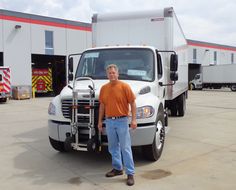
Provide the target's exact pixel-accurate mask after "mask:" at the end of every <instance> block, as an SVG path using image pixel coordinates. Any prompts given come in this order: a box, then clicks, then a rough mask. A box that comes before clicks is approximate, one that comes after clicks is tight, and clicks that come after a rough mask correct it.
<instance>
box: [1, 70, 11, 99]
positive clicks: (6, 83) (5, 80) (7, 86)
mask: <svg viewBox="0 0 236 190" xmlns="http://www.w3.org/2000/svg"><path fill="white" fill-rule="evenodd" d="M10 97H11V70H10V67H2V66H1V67H0V102H6V101H7V99H9V98H10Z"/></svg>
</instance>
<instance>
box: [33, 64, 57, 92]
mask: <svg viewBox="0 0 236 190" xmlns="http://www.w3.org/2000/svg"><path fill="white" fill-rule="evenodd" d="M32 89H33V90H34V92H35V93H38V94H40V93H41V94H42V93H43V94H45V93H51V92H53V89H52V69H51V68H33V69H32Z"/></svg>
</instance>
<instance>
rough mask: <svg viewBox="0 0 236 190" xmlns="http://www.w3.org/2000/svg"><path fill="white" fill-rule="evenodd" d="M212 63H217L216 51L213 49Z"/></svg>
mask: <svg viewBox="0 0 236 190" xmlns="http://www.w3.org/2000/svg"><path fill="white" fill-rule="evenodd" d="M214 64H217V52H216V51H214Z"/></svg>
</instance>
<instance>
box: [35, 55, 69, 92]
mask: <svg viewBox="0 0 236 190" xmlns="http://www.w3.org/2000/svg"><path fill="white" fill-rule="evenodd" d="M31 60H32V87H33V88H34V90H35V92H36V96H42V95H43V96H45V95H58V94H59V93H60V91H61V90H62V88H63V87H64V86H65V85H66V56H58V55H41V54H32V55H31ZM37 77H38V78H37Z"/></svg>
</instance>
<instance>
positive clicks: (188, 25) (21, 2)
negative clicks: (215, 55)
mask: <svg viewBox="0 0 236 190" xmlns="http://www.w3.org/2000/svg"><path fill="white" fill-rule="evenodd" d="M163 7H174V10H175V12H176V14H177V17H178V19H179V22H180V24H181V26H182V28H183V31H184V33H185V35H186V37H187V38H191V39H195V40H200V41H208V42H213V43H222V44H226V45H234V46H236V40H235V39H236V37H235V35H236V23H235V18H236V11H235V10H236V1H232V0H214V1H206V0H198V1H191V2H190V1H189V0H145V1H144V0H117V1H115V0H66V1H65V0H50V1H45V0H31V1H29V0H1V1H0V8H3V9H8V10H13V11H20V12H26V13H32V14H38V15H44V16H50V17H57V18H63V19H68V20H76V21H81V22H91V17H92V15H93V14H94V13H104V12H121V11H137V10H149V9H159V8H163Z"/></svg>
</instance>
